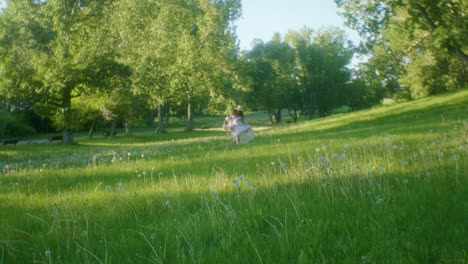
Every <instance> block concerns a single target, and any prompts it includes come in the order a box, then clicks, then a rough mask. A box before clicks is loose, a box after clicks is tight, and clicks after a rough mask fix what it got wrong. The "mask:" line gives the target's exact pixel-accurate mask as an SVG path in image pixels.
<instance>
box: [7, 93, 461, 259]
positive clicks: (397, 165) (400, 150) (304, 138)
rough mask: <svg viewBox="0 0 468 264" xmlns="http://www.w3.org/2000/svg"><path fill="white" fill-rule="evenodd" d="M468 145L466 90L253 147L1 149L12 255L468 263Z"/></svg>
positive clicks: (139, 143)
mask: <svg viewBox="0 0 468 264" xmlns="http://www.w3.org/2000/svg"><path fill="white" fill-rule="evenodd" d="M260 116H261V115H260V114H258V113H255V114H253V115H248V116H247V117H246V118H247V121H249V118H250V120H252V124H253V125H254V130H255V128H256V127H257V128H260V126H264V124H262V122H261V121H259V120H260ZM207 122H208V121H207ZM219 123H221V122H219ZM467 154H468V90H466V89H464V90H461V91H458V92H455V93H450V94H445V95H441V96H436V97H432V98H427V99H423V100H418V101H413V102H408V103H401V104H396V105H392V106H385V107H384V106H382V107H377V108H374V109H370V110H365V111H356V112H352V113H346V114H338V115H333V116H330V117H327V118H321V119H315V120H311V121H302V122H299V123H297V124H284V125H280V126H274V127H271V128H270V129H257V130H256V138H255V140H254V141H253V142H251V143H249V144H246V145H233V144H231V142H230V140H229V138H228V134H227V133H226V132H225V131H222V130H220V129H205V130H197V131H194V132H173V133H167V134H163V135H154V134H151V133H148V134H144V133H141V134H133V135H125V136H124V135H119V136H117V137H116V138H114V139H113V140H109V139H104V138H95V139H80V140H77V143H76V144H74V145H73V146H62V145H61V144H58V143H46V144H27V145H18V146H0V263H300V264H304V263H466V262H467V261H468V254H467V245H468V241H467V237H468V236H467V232H466V226H467V218H466V209H467V198H468V195H467V191H466V183H467V181H466V180H467V168H468V159H467Z"/></svg>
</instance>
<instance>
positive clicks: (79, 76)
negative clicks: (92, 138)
mask: <svg viewBox="0 0 468 264" xmlns="http://www.w3.org/2000/svg"><path fill="white" fill-rule="evenodd" d="M111 4H112V1H110V0H103V1H85V0H74V1H60V0H49V1H27V0H13V1H10V2H9V3H8V6H7V8H6V9H5V10H4V11H3V12H2V15H1V21H2V22H1V23H2V28H4V29H3V30H2V32H1V35H0V39H1V40H0V41H1V42H2V44H4V45H2V47H3V48H2V49H1V51H0V56H1V57H2V59H3V60H2V62H1V64H2V72H3V73H2V75H1V78H2V81H1V82H2V83H3V85H2V88H1V89H2V90H3V91H2V92H6V93H7V94H10V96H9V98H14V97H16V96H15V95H18V94H21V96H22V98H19V99H18V100H22V101H26V102H28V103H30V104H32V105H33V108H34V110H35V111H36V112H37V113H38V114H40V115H41V116H47V117H51V119H52V120H53V122H54V124H55V126H56V127H57V128H58V129H62V130H63V142H64V143H66V144H71V143H73V136H72V131H73V130H75V129H77V128H79V127H80V126H81V124H79V123H78V122H77V121H78V116H77V113H76V111H75V107H74V106H73V104H72V102H73V100H72V99H73V98H76V97H79V96H81V95H82V94H92V93H93V92H94V91H95V90H96V89H111V88H112V87H110V86H109V84H110V83H112V82H113V81H111V82H109V80H118V79H120V77H127V76H129V75H130V72H129V69H128V68H127V67H126V66H125V65H123V64H121V63H119V62H118V61H117V53H116V52H115V50H114V49H112V46H113V44H114V43H113V40H115V38H114V37H113V36H112V34H111V32H110V31H109V30H107V28H106V25H107V24H109V21H110V19H111V15H112V10H111V7H112V5H111ZM15 61H17V62H18V64H17V65H18V66H17V67H16V69H15V70H14V71H10V70H5V69H7V68H8V66H9V65H11V64H13V63H15ZM25 73H27V75H28V76H27V78H22V76H23V75H26V74H25Z"/></svg>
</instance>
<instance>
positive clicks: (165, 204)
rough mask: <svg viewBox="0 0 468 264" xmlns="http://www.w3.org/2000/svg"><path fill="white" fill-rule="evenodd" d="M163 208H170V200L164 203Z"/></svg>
mask: <svg viewBox="0 0 468 264" xmlns="http://www.w3.org/2000/svg"><path fill="white" fill-rule="evenodd" d="M164 207H166V208H171V201H170V200H166V201H165V202H164Z"/></svg>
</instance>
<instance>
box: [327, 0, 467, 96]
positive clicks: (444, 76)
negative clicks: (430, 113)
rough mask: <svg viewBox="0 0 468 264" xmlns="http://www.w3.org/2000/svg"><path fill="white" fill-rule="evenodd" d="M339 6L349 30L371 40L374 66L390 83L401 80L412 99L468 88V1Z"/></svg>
mask: <svg viewBox="0 0 468 264" xmlns="http://www.w3.org/2000/svg"><path fill="white" fill-rule="evenodd" d="M335 2H336V3H337V5H338V6H339V7H341V8H343V10H344V13H343V15H344V17H345V18H346V20H347V23H348V25H349V26H351V27H352V28H354V29H356V30H357V31H358V32H360V34H361V35H362V36H363V37H364V38H365V39H366V40H367V43H366V47H367V50H368V52H370V54H371V55H372V58H371V63H372V64H373V65H374V66H375V70H376V71H378V74H379V75H380V76H385V77H384V82H385V83H390V84H392V83H393V81H392V80H394V79H396V80H398V82H399V84H400V86H401V88H403V89H405V90H408V91H409V93H410V95H411V97H413V98H418V97H422V96H427V95H431V94H435V93H439V92H443V91H447V90H453V89H456V88H457V87H462V86H463V85H464V84H466V79H467V77H466V71H467V61H468V60H467V58H468V56H467V49H466V47H467V40H466V37H465V36H466V25H465V21H466V19H465V14H466V12H467V5H466V1H453V0H439V1H432V0H385V1H375V0H372V1H358V0H349V1H343V0H335ZM379 57H384V58H390V60H381V59H379ZM388 62H391V65H390V64H389V63H388ZM395 76H396V78H395ZM389 90H391V89H389Z"/></svg>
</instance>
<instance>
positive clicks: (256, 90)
mask: <svg viewBox="0 0 468 264" xmlns="http://www.w3.org/2000/svg"><path fill="white" fill-rule="evenodd" d="M244 65H245V66H246V67H247V70H246V71H245V74H246V76H247V77H248V80H247V82H248V85H249V86H250V89H251V91H250V92H249V96H250V97H251V98H252V100H253V103H254V104H256V105H258V107H260V108H261V109H264V110H265V111H266V112H267V113H268V114H269V116H270V120H271V122H272V123H279V122H281V119H282V116H281V110H282V109H283V108H285V107H286V108H288V109H291V110H292V111H293V112H295V111H294V110H293V109H295V107H294V106H295V102H294V101H292V100H291V99H292V98H293V97H294V96H295V95H296V94H295V93H294V89H295V88H296V85H295V84H296V80H295V73H294V70H295V56H294V50H293V49H292V48H291V47H290V46H289V45H288V44H287V43H285V42H283V41H282V39H281V36H280V35H279V33H276V34H275V35H274V36H273V38H272V40H271V41H269V42H267V43H263V42H257V43H256V44H255V45H254V47H253V49H252V50H251V51H250V52H248V53H246V54H245V56H244ZM292 116H293V119H294V120H297V113H296V115H295V114H292Z"/></svg>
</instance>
